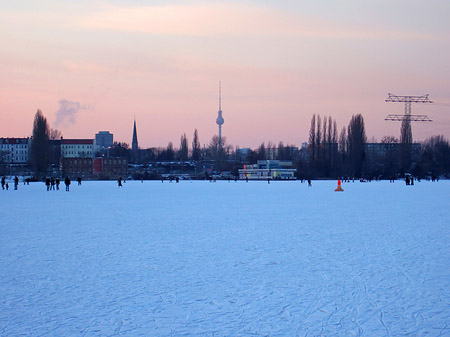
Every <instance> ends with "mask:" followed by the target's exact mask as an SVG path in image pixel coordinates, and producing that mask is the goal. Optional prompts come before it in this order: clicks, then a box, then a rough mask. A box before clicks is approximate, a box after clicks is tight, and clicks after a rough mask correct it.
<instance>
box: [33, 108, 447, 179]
mask: <svg viewBox="0 0 450 337" xmlns="http://www.w3.org/2000/svg"><path fill="white" fill-rule="evenodd" d="M401 130H402V131H401V139H400V141H399V140H398V139H397V138H396V137H394V136H385V137H383V138H382V139H381V142H380V143H376V142H371V143H368V142H367V136H366V131H365V125H364V118H363V116H362V115H361V114H356V115H353V116H352V118H351V119H350V122H349V124H348V126H347V127H343V128H342V129H341V131H340V132H339V133H338V128H337V123H336V120H334V119H333V118H332V117H331V116H328V117H327V116H324V117H321V116H320V115H315V114H314V115H313V116H312V118H311V123H310V130H309V139H308V143H307V145H306V147H302V148H300V149H299V148H298V147H297V146H295V145H291V144H286V145H285V144H284V143H283V142H279V143H278V144H277V145H275V144H274V143H272V142H268V143H267V144H266V143H265V142H263V143H262V144H260V145H259V146H258V147H257V148H256V149H245V151H243V150H242V149H239V147H237V146H236V147H233V146H231V145H230V144H228V142H227V139H226V137H222V140H221V143H220V141H219V137H218V136H217V135H215V136H213V137H212V138H211V140H210V142H209V143H208V144H207V145H205V146H203V147H202V146H201V145H200V144H201V143H200V138H199V133H198V130H197V129H195V130H194V133H193V137H192V142H189V140H188V137H187V135H186V134H185V133H184V134H182V135H181V136H180V142H179V146H178V147H175V146H174V145H173V143H172V142H169V143H168V145H167V146H166V147H152V148H147V149H140V150H139V157H138V158H133V156H132V153H131V149H130V146H129V144H127V143H124V142H114V144H113V146H112V147H111V148H110V149H109V150H108V151H109V155H110V156H111V157H124V158H127V159H128V160H129V161H130V162H133V160H134V161H136V162H138V163H147V162H154V161H194V162H199V161H208V162H211V163H212V165H213V167H214V168H215V170H216V171H223V170H228V171H233V172H237V169H238V168H242V165H244V164H254V163H256V162H257V161H258V160H281V161H292V162H293V163H294V166H295V167H296V168H297V169H298V177H299V178H333V179H334V178H336V177H349V178H353V177H354V178H361V177H366V178H386V179H388V178H391V177H397V176H404V175H405V174H413V175H415V176H418V177H424V176H436V177H438V176H442V175H444V176H445V175H446V176H449V175H450V145H449V141H448V140H447V139H446V138H445V137H444V136H441V135H438V136H433V137H430V138H428V139H426V140H425V141H424V142H422V143H421V145H420V148H414V147H413V145H414V144H412V135H411V131H410V130H411V128H410V127H409V128H408V126H404V125H402V128H401ZM61 136H62V135H61V132H60V131H59V130H56V129H50V128H49V126H48V122H47V119H46V118H45V117H44V116H43V114H42V112H41V111H40V110H38V111H37V113H36V115H35V117H34V123H33V141H32V143H31V149H30V159H31V164H32V166H33V168H34V170H35V172H36V173H39V174H40V173H44V172H46V170H47V168H48V166H49V163H50V157H51V153H50V145H49V144H50V141H51V140H52V139H53V140H57V139H60V138H61ZM98 155H100V154H98Z"/></svg>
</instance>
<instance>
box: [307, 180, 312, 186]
mask: <svg viewBox="0 0 450 337" xmlns="http://www.w3.org/2000/svg"><path fill="white" fill-rule="evenodd" d="M311 186H312V184H311V179H308V187H311Z"/></svg>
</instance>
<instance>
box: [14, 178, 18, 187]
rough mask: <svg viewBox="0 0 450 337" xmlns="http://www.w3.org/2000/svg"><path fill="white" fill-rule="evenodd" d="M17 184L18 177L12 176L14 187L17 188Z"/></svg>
mask: <svg viewBox="0 0 450 337" xmlns="http://www.w3.org/2000/svg"><path fill="white" fill-rule="evenodd" d="M18 186H19V178H18V177H17V176H15V177H14V189H15V190H17V187H18Z"/></svg>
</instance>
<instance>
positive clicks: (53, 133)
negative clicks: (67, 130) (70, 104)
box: [49, 129, 63, 140]
mask: <svg viewBox="0 0 450 337" xmlns="http://www.w3.org/2000/svg"><path fill="white" fill-rule="evenodd" d="M62 137H63V134H62V132H61V131H60V130H58V129H50V137H49V139H50V140H60V139H61V138H62Z"/></svg>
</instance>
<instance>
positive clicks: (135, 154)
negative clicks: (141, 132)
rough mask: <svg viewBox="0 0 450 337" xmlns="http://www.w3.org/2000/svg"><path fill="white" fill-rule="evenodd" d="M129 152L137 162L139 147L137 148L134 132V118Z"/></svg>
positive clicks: (135, 133)
mask: <svg viewBox="0 0 450 337" xmlns="http://www.w3.org/2000/svg"><path fill="white" fill-rule="evenodd" d="M131 152H132V154H133V159H134V160H136V161H137V159H138V152H139V146H138V140H137V131H136V117H135V118H134V127H133V141H132V143H131Z"/></svg>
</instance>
